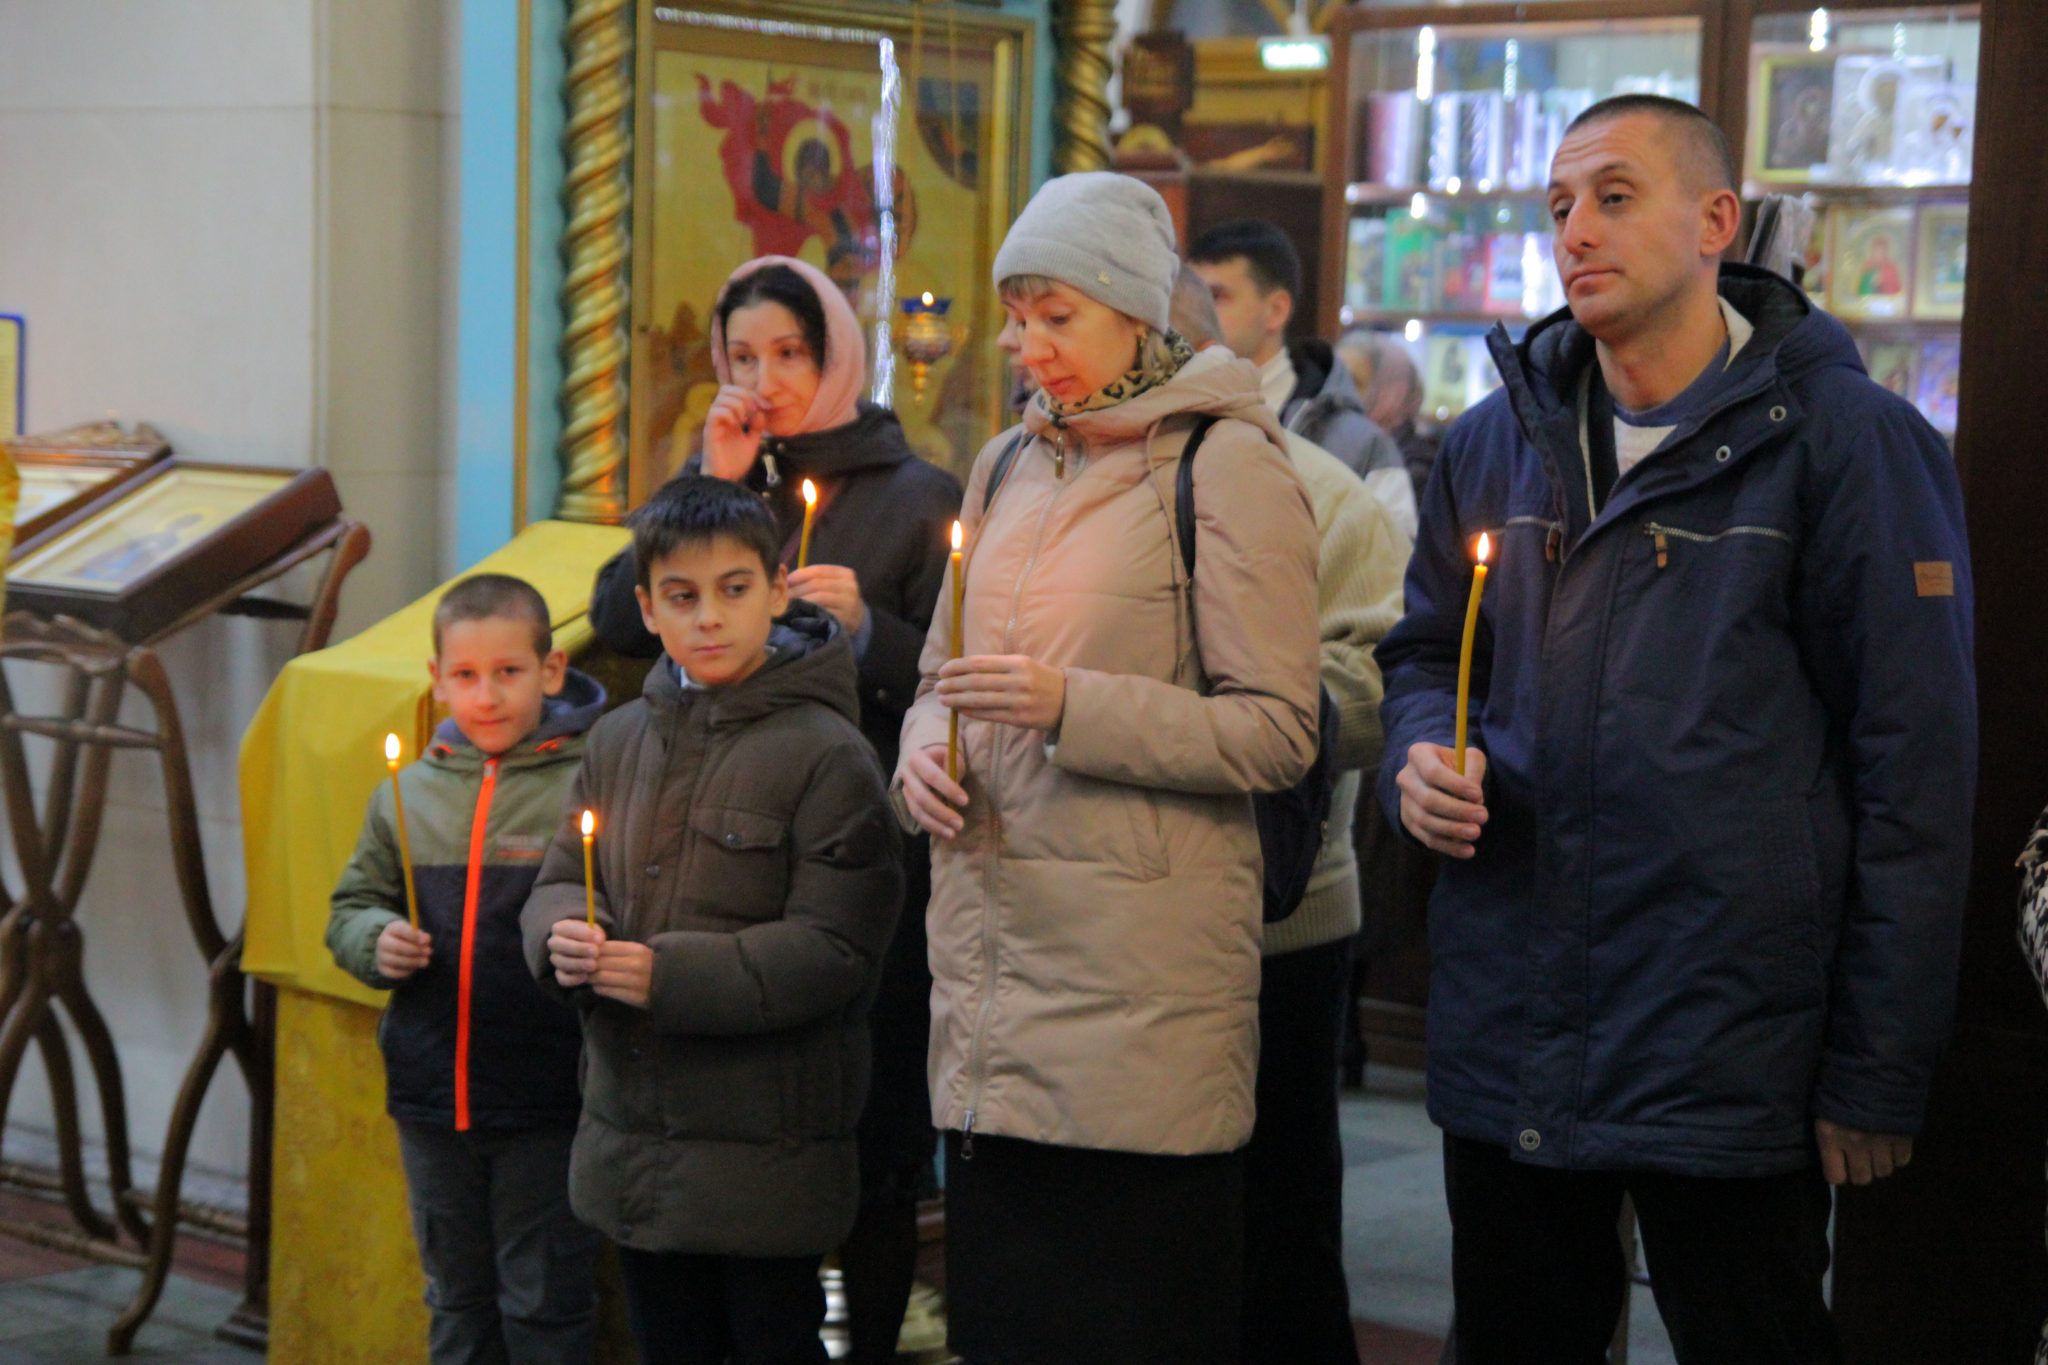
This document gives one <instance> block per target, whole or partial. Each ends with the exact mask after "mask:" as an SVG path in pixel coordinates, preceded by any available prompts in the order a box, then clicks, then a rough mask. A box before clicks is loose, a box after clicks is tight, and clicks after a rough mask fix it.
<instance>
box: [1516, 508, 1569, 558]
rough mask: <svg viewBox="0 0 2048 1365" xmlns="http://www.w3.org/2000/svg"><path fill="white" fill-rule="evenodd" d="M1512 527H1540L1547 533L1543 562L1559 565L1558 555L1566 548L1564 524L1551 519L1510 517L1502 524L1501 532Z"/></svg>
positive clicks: (1544, 542)
mask: <svg viewBox="0 0 2048 1365" xmlns="http://www.w3.org/2000/svg"><path fill="white" fill-rule="evenodd" d="M1510 526H1540V527H1542V528H1543V529H1544V531H1545V532H1546V533H1547V534H1546V535H1545V536H1544V537H1543V562H1544V563H1546V564H1555V563H1557V553H1558V551H1559V550H1560V549H1561V548H1563V546H1564V523H1563V522H1561V521H1552V520H1551V519H1550V518H1549V517H1509V518H1508V519H1507V520H1506V521H1505V522H1503V523H1501V530H1503V531H1505V530H1507V528H1508V527H1510Z"/></svg>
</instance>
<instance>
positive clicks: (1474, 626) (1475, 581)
mask: <svg viewBox="0 0 2048 1365" xmlns="http://www.w3.org/2000/svg"><path fill="white" fill-rule="evenodd" d="M1491 548H1492V542H1490V541H1489V540H1488V539H1487V538H1486V533H1485V532H1484V531H1481V532H1480V533H1479V553H1478V561H1479V562H1478V563H1477V564H1476V565H1474V566H1473V569H1472V596H1471V597H1470V598H1469V599H1467V601H1466V603H1465V643H1464V645H1463V646H1462V647H1460V648H1459V650H1458V729H1457V738H1456V740H1455V741H1454V748H1453V749H1452V760H1451V761H1452V765H1453V766H1454V767H1456V768H1457V770H1458V776H1460V777H1463V776H1464V775H1465V714H1466V710H1467V708H1468V707H1469V706H1470V705H1471V702H1472V637H1473V636H1474V635H1476V634H1477V633H1478V631H1479V596H1480V594H1481V593H1483V592H1485V591H1486V556H1487V553H1488V551H1489V550H1490V549H1491Z"/></svg>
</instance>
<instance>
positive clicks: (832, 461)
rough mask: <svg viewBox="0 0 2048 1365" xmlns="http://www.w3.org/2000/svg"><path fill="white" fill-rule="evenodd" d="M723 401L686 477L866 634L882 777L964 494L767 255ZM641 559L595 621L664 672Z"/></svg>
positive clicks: (907, 995)
mask: <svg viewBox="0 0 2048 1365" xmlns="http://www.w3.org/2000/svg"><path fill="white" fill-rule="evenodd" d="M711 355H712V364H713V365H714V366H715V368H716V370H717V373H718V382H719V389H718V397H717V398H716V399H715V400H714V401H713V402H712V404H711V410H710V412H709V414H708V415H707V417H706V419H705V424H704V440H703V449H702V451H701V453H700V454H699V455H698V456H697V457H696V458H695V459H693V460H692V461H691V463H690V466H689V467H688V469H687V470H686V472H691V473H705V474H712V475H716V476H717V477H719V478H722V479H730V480H732V481H734V482H736V483H740V484H743V485H745V486H746V487H748V488H752V489H754V490H755V491H757V492H759V493H760V494H761V496H762V497H763V498H764V499H766V500H767V502H768V505H769V507H770V508H771V509H772V510H773V511H774V513H775V519H776V522H777V524H778V525H779V526H780V527H781V529H782V534H783V554H782V557H783V560H784V561H785V562H786V563H787V564H788V565H789V566H790V568H791V573H790V576H789V588H790V594H791V596H793V597H798V598H802V599H803V600H805V601H808V602H812V603H814V604H816V605H817V606H819V607H822V608H824V609H825V610H826V611H828V612H830V613H831V614H832V615H833V617H834V618H835V619H837V621H838V622H839V624H840V626H841V627H842V628H843V629H845V631H846V632H847V633H848V634H849V635H851V636H852V637H853V645H854V651H855V654H856V657H857V658H858V660H859V670H860V710H861V717H860V720H861V730H862V732H863V733H864V734H865V735H866V736H867V738H868V742H869V743H871V744H873V745H874V746H875V752H876V756H877V757H878V758H879V759H880V761H881V764H882V771H883V772H885V773H886V772H891V771H893V770H894V769H895V766H896V757H897V743H898V737H899V735H900V734H901V731H902V728H903V713H904V711H905V709H906V708H907V707H908V706H909V705H910V702H911V700H912V699H913V698H914V697H915V696H916V695H917V684H918V677H919V670H918V655H919V652H920V651H921V649H922V648H923V645H924V639H925V632H926V630H927V628H928V627H929V626H930V625H931V619H932V610H933V606H934V604H935V603H936V601H937V599H938V593H939V585H940V583H941V581H942V580H943V579H944V577H945V572H946V561H947V554H948V551H949V550H950V548H951V547H950V542H949V539H948V535H949V532H950V531H951V529H952V523H953V519H954V518H955V517H956V516H958V515H959V513H960V484H959V481H958V480H956V479H955V478H954V477H953V476H952V475H951V474H948V473H947V472H945V471H944V470H942V469H940V468H938V467H937V466H935V465H932V464H929V463H927V462H926V461H924V460H922V459H920V458H918V456H917V455H916V454H915V453H914V452H913V451H912V450H911V448H910V444H909V442H908V441H906V440H905V439H904V435H903V427H902V425H901V424H900V423H899V422H898V421H897V420H896V414H895V413H893V412H891V411H889V410H888V409H887V408H883V407H878V406H876V405H874V404H872V403H868V402H865V401H863V400H862V399H861V397H860V392H861V388H862V386H863V384H864V382H865V377H866V373H867V347H866V344H865V343H864V341H863V340H862V337H861V329H860V323H859V321H858V319H856V318H855V317H854V313H853V308H852V307H851V306H850V305H849V304H848V303H847V301H846V295H845V294H844V293H842V292H841V291H840V289H839V288H838V286H836V285H835V284H833V283H832V281H831V279H830V278H829V277H828V276H826V275H825V274H824V272H822V271H820V270H818V269H816V268H815V267H813V266H810V265H807V264H805V263H804V262H802V261H799V260H796V259H794V258H792V257H787V256H763V257H760V258H759V259H757V260H752V261H749V262H747V263H746V264H745V265H743V266H741V267H740V268H739V269H738V270H735V271H734V272H733V273H732V277H731V278H730V279H728V280H727V281H726V283H725V287H724V288H723V289H722V290H720V291H719V296H718V301H717V303H716V305H715V306H714V307H713V310H712V319H711ZM805 479H810V480H812V481H813V482H814V483H815V484H816V486H817V490H818V511H817V515H816V518H815V520H814V522H813V525H812V535H811V553H810V559H809V562H808V564H807V566H806V567H804V568H802V569H798V568H796V567H795V565H796V556H797V546H798V540H799V537H800V535H801V532H802V528H803V517H804V504H803V496H802V491H801V490H802V488H803V482H804V480H805ZM634 582H635V577H634V573H633V555H632V551H631V550H630V549H629V550H627V551H625V552H624V553H622V554H621V555H619V556H618V557H617V558H615V559H613V560H612V561H611V562H610V563H609V564H607V565H605V567H604V569H603V570H602V571H601V572H600V573H599V575H598V580H597V586H596V589H595V591H594V592H593V593H592V595H591V602H590V618H591V623H592V625H593V626H594V627H595V630H596V633H597V636H598V638H599V640H601V641H602V642H603V643H604V644H605V645H606V646H607V647H608V648H610V649H611V650H613V651H614V652H616V653H619V654H624V655H629V656H635V657H646V658H654V657H655V656H657V655H659V654H660V652H661V642H660V641H659V640H658V639H656V638H655V636H654V635H652V634H651V633H649V631H648V630H647V628H646V626H645V624H644V623H643V622H642V620H641V616H640V606H639V603H638V602H637V601H636V600H635V598H634V596H633V586H634ZM930 892H931V854H930V851H929V849H928V848H927V846H926V842H925V840H924V839H922V838H919V839H916V840H914V841H906V843H905V856H904V903H903V910H902V914H901V915H900V916H899V918H898V921H897V928H896V937H895V940H894V942H893V943H892V944H891V945H890V949H889V958H888V961H887V963H886V964H885V966H884V968H883V974H882V984H881V990H880V992H879V994H878V996H877V998H876V1002H875V1006H874V1009H873V1011H872V1013H871V1014H870V1024H871V1030H872V1035H873V1041H874V1076H873V1082H872V1084H871V1086H870V1088H869V1093H868V1101H867V1107H866V1109H865V1111H864V1112H863V1114H862V1116H861V1121H860V1127H859V1131H858V1138H859V1146H860V1162H861V1209H860V1215H859V1218H858V1220H857V1221H856V1223H855V1225H854V1228H853V1231H852V1233H851V1234H850V1235H849V1237H848V1239H847V1242H846V1245H845V1246H844V1247H843V1248H842V1250H841V1252H840V1264H841V1268H842V1271H843V1273H844V1276H845V1285H846V1295H847V1301H848V1310H849V1315H850V1317H851V1319H852V1323H851V1336H852V1347H853V1350H852V1354H851V1355H850V1356H848V1357H845V1359H849V1360H852V1361H854V1362H856V1365H859V1362H869V1361H872V1362H888V1361H893V1360H894V1359H895V1353H896V1338H897V1332H898V1329H899V1327H900V1325H901V1323H902V1320H903V1313H904V1306H905V1303H906V1301H907V1300H908V1298H909V1294H910V1286H911V1273H912V1262H913V1260H914V1258H915V1256H916V1252H917V1194H918V1189H919V1186H920V1184H921V1182H922V1178H923V1175H924V1172H925V1169H926V1166H927V1165H928V1163H929V1162H930V1160H931V1156H932V1152H933V1149H934V1144H935V1136H934V1132H933V1129H932V1126H931V1107H930V1102H929V1099H928V1096H927V1092H926V1087H925V1050H926V1041H927V1037H928V1035H929V1032H930V1027H931V1019H930V1009H931V972H930V968H929V967H928V966H927V964H926V961H925V932H924V911H925V902H926V900H928V899H929V898H930Z"/></svg>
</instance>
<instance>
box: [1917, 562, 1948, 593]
mask: <svg viewBox="0 0 2048 1365" xmlns="http://www.w3.org/2000/svg"><path fill="white" fill-rule="evenodd" d="M1913 586H1914V587H1915V588H1917V589H1918V590H1919V592H1920V595H1921V596H1922V597H1954V596H1955V595H1956V566H1955V565H1953V564H1951V563H1950V562H1949V561H1948V560H1946V559H1936V560H1928V561H1923V562H1921V563H1918V564H1915V565H1914V566H1913Z"/></svg>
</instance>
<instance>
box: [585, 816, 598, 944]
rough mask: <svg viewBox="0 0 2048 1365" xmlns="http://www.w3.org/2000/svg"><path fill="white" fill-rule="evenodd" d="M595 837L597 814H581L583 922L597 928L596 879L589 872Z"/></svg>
mask: <svg viewBox="0 0 2048 1365" xmlns="http://www.w3.org/2000/svg"><path fill="white" fill-rule="evenodd" d="M596 837H597V813H596V812H595V811H589V810H586V811H584V812H583V922H584V923H585V924H588V925H589V926H590V927H591V928H593V929H595V928H596V927H597V879H596V878H595V877H594V876H592V875H591V871H590V841H591V840H592V839H594V838H596Z"/></svg>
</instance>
